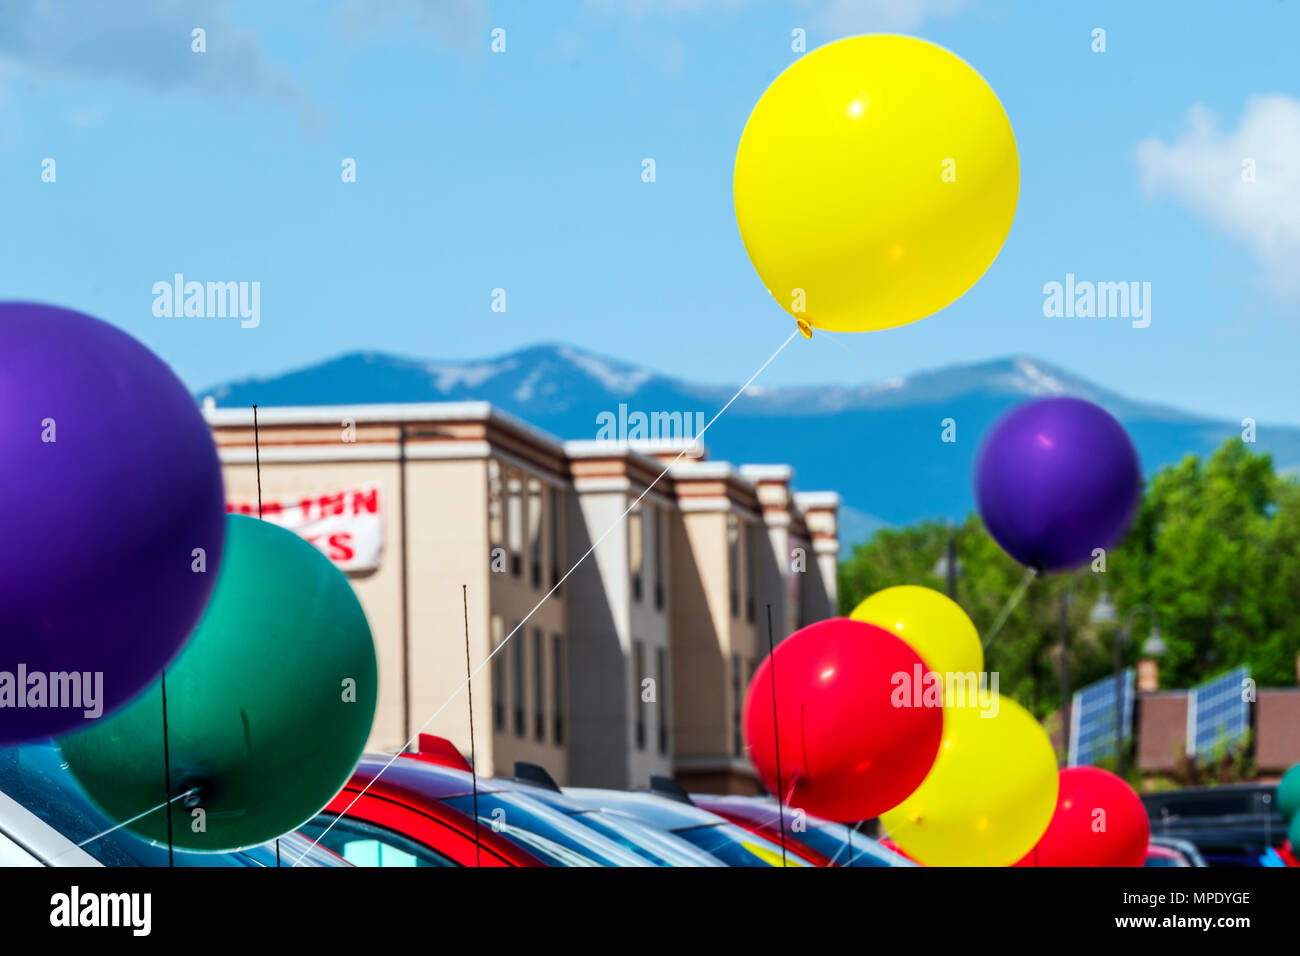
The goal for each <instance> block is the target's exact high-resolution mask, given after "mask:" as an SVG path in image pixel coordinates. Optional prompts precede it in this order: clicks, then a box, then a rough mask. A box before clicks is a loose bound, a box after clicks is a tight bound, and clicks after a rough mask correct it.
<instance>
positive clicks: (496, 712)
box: [492, 614, 506, 732]
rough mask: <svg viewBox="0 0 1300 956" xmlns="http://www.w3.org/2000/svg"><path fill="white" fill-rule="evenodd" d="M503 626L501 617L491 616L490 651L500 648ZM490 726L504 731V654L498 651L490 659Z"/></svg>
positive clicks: (497, 615)
mask: <svg viewBox="0 0 1300 956" xmlns="http://www.w3.org/2000/svg"><path fill="white" fill-rule="evenodd" d="M504 637H505V625H504V624H502V623H501V615H499V614H493V615H492V650H493V651H496V650H497V648H498V647H500V646H501V641H502V639H504ZM492 726H493V727H494V728H495V729H496V730H497V731H501V732H503V731H505V729H506V653H505V651H504V650H502V651H499V652H497V653H496V654H495V656H493V658H492Z"/></svg>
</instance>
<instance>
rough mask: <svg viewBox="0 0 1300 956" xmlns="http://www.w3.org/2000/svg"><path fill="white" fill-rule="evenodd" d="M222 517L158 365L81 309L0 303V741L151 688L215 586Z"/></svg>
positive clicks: (210, 464) (211, 468) (209, 454)
mask: <svg viewBox="0 0 1300 956" xmlns="http://www.w3.org/2000/svg"><path fill="white" fill-rule="evenodd" d="M225 510H226V509H225V495H224V492H223V489H222V483H221V465H220V462H219V461H218V459H217V451H216V447H215V445H214V444H213V441H212V435H211V432H210V431H209V430H208V427H207V425H206V423H205V422H204V420H203V416H202V414H201V413H200V412H199V409H198V406H197V405H196V404H195V402H194V399H193V398H192V397H191V396H190V394H189V392H188V391H187V390H186V388H185V386H184V385H182V384H181V382H180V380H179V379H178V378H177V377H176V376H175V375H174V374H172V371H171V369H169V368H168V367H167V365H165V364H164V363H163V362H162V360H161V359H159V358H158V357H157V356H155V355H154V354H153V353H152V352H150V351H149V350H148V349H147V348H145V347H144V346H143V345H141V344H140V343H139V342H137V341H136V340H135V339H133V338H131V337H130V336H129V335H127V334H126V333H124V332H121V331H119V330H118V329H116V328H114V327H113V326H111V325H108V324H106V323H104V322H101V321H99V320H98V319H93V318H91V317H90V316H87V315H82V314H81V313H79V312H71V311H69V310H67V309H57V308H52V307H50V306H42V305H33V304H29V303H12V302H11V303H0V744H6V743H13V742H16V741H20V740H30V739H33V738H37V737H47V736H56V735H59V734H62V733H66V732H68V731H71V730H76V729H80V728H83V727H85V726H87V724H88V720H89V719H93V716H94V715H95V714H96V712H97V711H101V710H102V712H103V713H104V714H107V713H108V712H109V711H111V710H113V709H115V708H117V707H119V706H120V705H122V704H124V703H126V701H127V700H129V699H130V698H131V697H133V696H135V694H137V693H138V692H139V691H142V690H144V689H145V688H146V687H147V686H148V685H149V684H150V683H152V682H153V680H154V679H155V678H157V676H158V674H159V672H160V671H161V670H162V668H163V667H164V665H166V664H167V663H168V662H169V661H170V660H171V659H172V658H173V657H174V656H175V655H176V653H177V652H178V651H179V650H180V649H181V647H182V646H183V645H184V644H185V641H186V639H187V638H188V637H189V636H190V632H191V631H192V630H193V629H194V626H195V624H196V623H197V622H198V620H199V617H200V616H201V615H202V613H203V609H204V607H205V606H206V604H207V601H208V597H209V596H210V595H211V592H212V588H213V585H214V584H215V583H216V579H217V569H218V566H219V564H220V561H221V551H222V545H223V544H224V542H225ZM196 548H202V549H203V550H204V553H205V560H206V565H207V570H206V572H203V573H199V572H196V571H194V570H192V566H193V564H194V561H195V557H194V556H193V553H194V550H195V549H196ZM88 711H89V712H90V715H91V717H89V718H88V717H87V712H88Z"/></svg>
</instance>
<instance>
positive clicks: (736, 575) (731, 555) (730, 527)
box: [727, 514, 740, 617]
mask: <svg viewBox="0 0 1300 956" xmlns="http://www.w3.org/2000/svg"><path fill="white" fill-rule="evenodd" d="M727 578H728V579H729V581H730V587H731V616H732V617H740V520H739V519H738V518H737V517H736V516H735V515H734V514H729V515H727Z"/></svg>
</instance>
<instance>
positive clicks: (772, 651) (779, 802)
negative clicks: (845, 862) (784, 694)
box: [767, 604, 787, 866]
mask: <svg viewBox="0 0 1300 956" xmlns="http://www.w3.org/2000/svg"><path fill="white" fill-rule="evenodd" d="M767 669H768V670H769V671H770V672H771V674H772V744H773V746H774V747H775V748H776V813H777V819H778V820H779V821H780V824H781V865H782V866H786V865H787V864H786V861H785V801H784V800H783V799H782V797H781V735H780V733H779V732H778V729H777V723H776V645H775V643H774V641H773V640H772V605H771V604H768V605H767Z"/></svg>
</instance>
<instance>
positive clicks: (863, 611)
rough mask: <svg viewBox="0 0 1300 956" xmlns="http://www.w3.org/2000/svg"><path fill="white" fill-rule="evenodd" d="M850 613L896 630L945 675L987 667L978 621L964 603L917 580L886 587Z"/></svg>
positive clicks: (932, 666)
mask: <svg viewBox="0 0 1300 956" xmlns="http://www.w3.org/2000/svg"><path fill="white" fill-rule="evenodd" d="M849 617H851V618H853V620H855V621H865V622H866V623H868V624H875V625H876V626H877V627H883V628H884V629H885V630H887V631H889V632H890V633H891V634H896V635H897V636H898V637H900V638H902V639H903V642H904V643H905V644H907V645H908V646H909V647H910V648H912V650H914V651H916V653H918V654H919V655H921V660H923V661H925V666H926V667H928V668H929V669H930V670H932V671H936V672H938V673H939V674H940V675H944V674H969V673H974V674H979V673H980V672H981V671H983V670H984V648H983V647H981V646H980V636H979V632H978V631H976V630H975V625H974V624H972V623H971V619H970V618H969V617H967V616H966V612H965V611H963V610H962V609H961V605H960V604H958V603H957V602H956V601H954V600H952V599H951V598H949V597H948V596H947V595H944V594H940V593H939V592H938V591H934V590H931V589H930V588H923V587H917V586H916V585H913V584H903V585H899V586H898V587H893V588H885V589H884V590H883V591H877V592H876V593H875V594H873V595H871V597H869V598H867V599H866V600H865V601H863V602H862V603H861V604H859V605H858V606H857V607H856V608H854V609H853V613H852V614H850V615H849Z"/></svg>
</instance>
